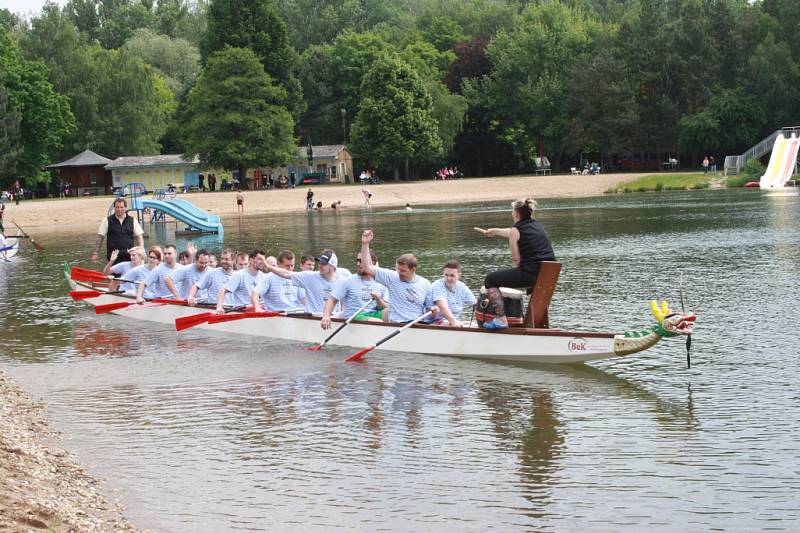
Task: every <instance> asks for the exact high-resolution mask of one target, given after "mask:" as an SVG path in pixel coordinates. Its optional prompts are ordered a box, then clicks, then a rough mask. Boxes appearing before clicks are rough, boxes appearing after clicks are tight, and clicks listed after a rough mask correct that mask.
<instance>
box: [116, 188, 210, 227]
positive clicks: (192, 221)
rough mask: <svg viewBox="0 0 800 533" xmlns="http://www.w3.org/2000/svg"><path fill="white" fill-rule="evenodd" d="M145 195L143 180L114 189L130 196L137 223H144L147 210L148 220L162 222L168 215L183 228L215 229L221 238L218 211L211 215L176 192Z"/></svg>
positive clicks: (121, 194) (122, 195) (131, 207)
mask: <svg viewBox="0 0 800 533" xmlns="http://www.w3.org/2000/svg"><path fill="white" fill-rule="evenodd" d="M144 195H145V188H144V184H142V183H130V184H128V185H126V186H124V187H122V188H121V189H120V190H119V192H118V193H117V196H118V197H120V198H128V199H129V208H130V210H132V211H136V216H137V218H138V219H139V223H140V224H143V223H144V221H145V220H144V219H145V214H146V213H147V212H148V211H149V213H150V222H151V223H165V222H167V219H166V217H167V216H170V217H172V218H174V219H175V220H176V221H177V222H178V223H183V224H186V231H199V232H203V233H216V234H217V235H218V236H219V239H222V238H223V234H224V232H223V228H222V221H221V220H220V217H219V215H212V214H210V213H208V212H206V211H204V210H202V209H200V208H199V207H197V206H196V205H194V204H193V203H191V202H189V201H187V200H183V199H180V198H176V197H175V193H168V192H165V191H163V190H160V191H157V192H156V194H155V195H154V197H153V198H145V197H144ZM112 211H113V203H112V205H111V207H109V214H110V213H111V212H112Z"/></svg>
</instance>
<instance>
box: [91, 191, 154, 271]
mask: <svg viewBox="0 0 800 533" xmlns="http://www.w3.org/2000/svg"><path fill="white" fill-rule="evenodd" d="M103 239H105V240H106V259H111V252H113V251H114V250H119V253H118V254H117V258H116V259H115V262H116V263H121V262H123V261H130V260H131V256H130V254H129V253H128V250H129V249H130V248H133V246H134V241H135V243H136V246H138V247H139V248H144V230H142V226H141V225H140V224H139V221H138V220H136V219H135V218H133V217H132V216H130V215H129V214H128V202H127V201H126V200H125V198H117V199H116V200H114V213H113V214H112V215H110V216H108V217H106V218H104V219H103V220H102V221H101V222H100V228H99V229H98V230H97V240H96V242H95V245H94V252H93V253H92V262H93V263H96V262H97V259H98V257H99V256H98V254H99V252H100V246H101V245H102V244H103Z"/></svg>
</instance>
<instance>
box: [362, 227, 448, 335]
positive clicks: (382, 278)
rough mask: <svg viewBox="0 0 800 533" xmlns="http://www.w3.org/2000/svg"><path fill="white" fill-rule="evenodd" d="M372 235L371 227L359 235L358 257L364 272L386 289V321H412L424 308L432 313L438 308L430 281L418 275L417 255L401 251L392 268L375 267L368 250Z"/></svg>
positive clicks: (422, 313)
mask: <svg viewBox="0 0 800 533" xmlns="http://www.w3.org/2000/svg"><path fill="white" fill-rule="evenodd" d="M373 237H374V235H373V233H372V230H364V233H363V234H362V235H361V260H362V261H363V269H364V271H365V272H368V273H369V274H371V275H373V276H375V281H377V282H378V283H380V284H381V285H385V286H386V288H387V289H388V290H389V301H390V302H391V305H390V306H389V322H400V323H402V322H411V321H412V320H416V319H417V318H419V317H420V316H422V315H424V314H425V313H426V312H427V311H431V312H432V313H433V315H434V316H435V315H436V314H437V313H438V312H439V308H438V307H437V306H436V305H433V295H432V291H431V283H430V281H428V280H427V279H425V278H423V277H422V276H419V275H417V258H416V257H414V255H413V254H403V255H401V256H400V257H398V258H397V260H396V261H395V270H389V269H388V268H381V267H378V266H376V265H374V264H373V263H372V258H371V257H370V253H369V252H370V249H369V244H370V242H372V239H373Z"/></svg>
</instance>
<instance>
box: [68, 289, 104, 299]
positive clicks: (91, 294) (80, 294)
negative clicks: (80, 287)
mask: <svg viewBox="0 0 800 533" xmlns="http://www.w3.org/2000/svg"><path fill="white" fill-rule="evenodd" d="M69 295H70V296H71V297H72V299H73V300H85V299H87V298H97V297H98V296H102V295H103V293H102V292H99V291H69Z"/></svg>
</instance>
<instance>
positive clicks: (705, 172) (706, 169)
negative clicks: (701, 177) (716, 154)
mask: <svg viewBox="0 0 800 533" xmlns="http://www.w3.org/2000/svg"><path fill="white" fill-rule="evenodd" d="M708 163H709V161H708V156H705V157H704V158H703V162H702V163H701V164H702V165H703V174H708Z"/></svg>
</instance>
